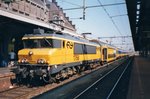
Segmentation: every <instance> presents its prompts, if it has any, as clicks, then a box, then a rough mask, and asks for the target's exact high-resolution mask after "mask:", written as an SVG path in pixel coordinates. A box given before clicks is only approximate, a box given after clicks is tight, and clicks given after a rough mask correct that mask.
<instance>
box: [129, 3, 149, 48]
mask: <svg viewBox="0 0 150 99" xmlns="http://www.w3.org/2000/svg"><path fill="white" fill-rule="evenodd" d="M126 4H127V11H128V16H129V21H130V26H131V32H132V38H133V43H134V48H135V51H142V50H150V0H126Z"/></svg>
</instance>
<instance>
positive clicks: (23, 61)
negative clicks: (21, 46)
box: [18, 58, 28, 63]
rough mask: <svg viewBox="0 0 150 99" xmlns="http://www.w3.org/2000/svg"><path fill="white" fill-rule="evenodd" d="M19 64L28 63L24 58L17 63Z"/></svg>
mask: <svg viewBox="0 0 150 99" xmlns="http://www.w3.org/2000/svg"><path fill="white" fill-rule="evenodd" d="M18 62H19V63H28V60H27V59H26V58H23V59H21V60H19V61H18Z"/></svg>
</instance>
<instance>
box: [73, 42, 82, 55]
mask: <svg viewBox="0 0 150 99" xmlns="http://www.w3.org/2000/svg"><path fill="white" fill-rule="evenodd" d="M74 54H83V45H82V44H78V43H75V44H74Z"/></svg>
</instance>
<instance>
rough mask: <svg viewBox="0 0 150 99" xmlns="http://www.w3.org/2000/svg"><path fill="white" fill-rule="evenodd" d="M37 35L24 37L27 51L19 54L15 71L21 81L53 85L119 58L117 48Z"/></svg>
mask: <svg viewBox="0 0 150 99" xmlns="http://www.w3.org/2000/svg"><path fill="white" fill-rule="evenodd" d="M34 32H35V33H33V34H27V35H25V36H24V37H23V38H22V40H23V45H24V48H23V49H22V50H20V51H19V52H18V58H19V60H18V66H17V68H16V69H15V70H14V72H15V74H16V78H17V81H18V82H21V81H23V80H27V81H29V80H30V81H31V80H33V79H35V78H39V79H42V80H43V81H45V82H53V81H55V80H56V79H61V78H67V77H69V76H71V75H73V74H74V73H77V72H80V71H81V70H84V69H87V68H89V67H90V68H91V64H92V65H93V64H98V63H104V62H109V61H113V60H115V59H116V58H117V55H116V52H117V49H116V48H115V47H111V46H108V45H106V44H103V43H102V42H99V41H90V40H87V39H85V38H82V37H76V36H72V35H69V34H65V33H56V32H54V31H51V33H44V31H43V30H39V29H37V30H35V31H34Z"/></svg>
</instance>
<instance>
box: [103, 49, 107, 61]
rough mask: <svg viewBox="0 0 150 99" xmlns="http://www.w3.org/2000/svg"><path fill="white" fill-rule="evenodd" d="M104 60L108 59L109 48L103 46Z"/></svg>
mask: <svg viewBox="0 0 150 99" xmlns="http://www.w3.org/2000/svg"><path fill="white" fill-rule="evenodd" d="M103 60H104V61H106V60H107V48H103Z"/></svg>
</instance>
